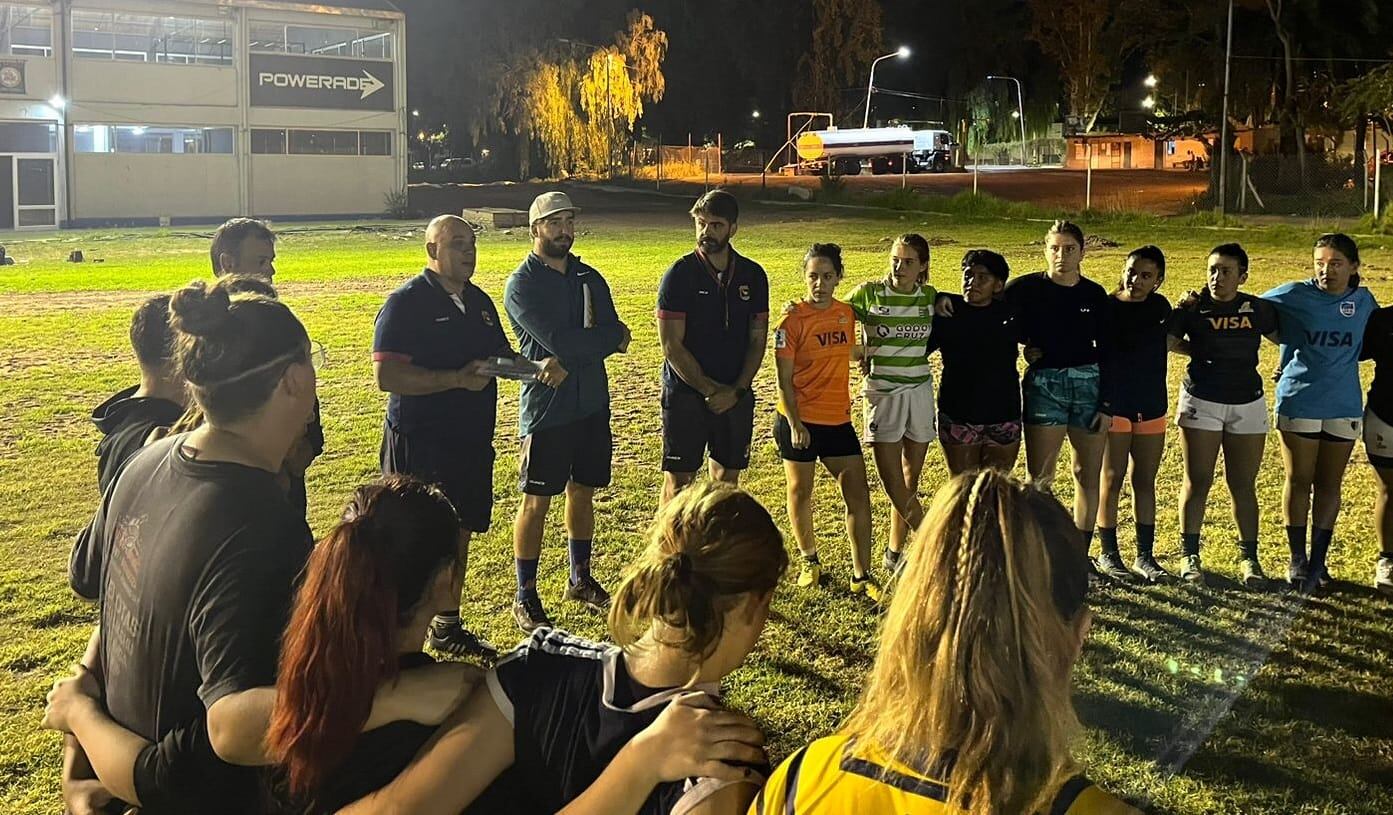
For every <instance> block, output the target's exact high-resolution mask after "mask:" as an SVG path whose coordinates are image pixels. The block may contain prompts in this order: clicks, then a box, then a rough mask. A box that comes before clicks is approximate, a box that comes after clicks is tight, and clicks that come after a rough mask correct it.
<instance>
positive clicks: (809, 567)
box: [798, 558, 822, 589]
mask: <svg viewBox="0 0 1393 815" xmlns="http://www.w3.org/2000/svg"><path fill="white" fill-rule="evenodd" d="M821 582H822V564H821V563H818V562H817V561H815V560H808V559H807V558H803V569H802V570H801V571H799V572H798V588H800V589H811V588H814V587H816V586H817V585H818V584H819V583H821Z"/></svg>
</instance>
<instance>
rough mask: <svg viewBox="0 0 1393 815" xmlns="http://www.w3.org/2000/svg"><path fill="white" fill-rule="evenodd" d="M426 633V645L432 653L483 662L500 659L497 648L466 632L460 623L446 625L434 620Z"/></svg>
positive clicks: (453, 622)
mask: <svg viewBox="0 0 1393 815" xmlns="http://www.w3.org/2000/svg"><path fill="white" fill-rule="evenodd" d="M426 632H427V633H426V644H427V645H428V646H430V649H431V650H432V651H437V652H439V653H442V654H447V655H449V656H452V657H463V658H465V659H476V660H480V661H483V662H493V661H494V660H496V659H498V649H497V648H494V647H493V646H492V645H490V644H489V643H488V642H485V641H484V640H481V639H479V637H478V636H477V635H476V634H474V633H473V632H471V631H466V630H465V629H464V627H463V626H461V625H460V624H459V622H458V621H451V622H448V623H446V622H441V621H439V620H432V621H431V624H430V627H429V628H427V629H426Z"/></svg>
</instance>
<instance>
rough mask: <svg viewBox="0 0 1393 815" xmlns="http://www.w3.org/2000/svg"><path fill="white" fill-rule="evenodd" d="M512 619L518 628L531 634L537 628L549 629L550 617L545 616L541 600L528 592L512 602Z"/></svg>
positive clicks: (535, 593)
mask: <svg viewBox="0 0 1393 815" xmlns="http://www.w3.org/2000/svg"><path fill="white" fill-rule="evenodd" d="M513 619H514V620H516V621H517V624H518V628H521V629H522V630H523V631H525V632H527V633H528V634H531V633H532V632H533V631H535V630H537V629H538V628H542V627H546V628H551V627H552V622H551V617H548V616H547V610H546V608H545V607H543V606H542V598H540V597H538V596H537V592H535V591H529V592H526V593H524V594H523V595H522V596H521V597H517V598H514V600H513Z"/></svg>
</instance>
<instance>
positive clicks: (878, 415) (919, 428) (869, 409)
mask: <svg viewBox="0 0 1393 815" xmlns="http://www.w3.org/2000/svg"><path fill="white" fill-rule="evenodd" d="M865 418H866V432H865V433H864V434H863V435H862V438H863V439H864V440H865V442H866V443H867V444H875V443H877V442H897V441H900V440H901V439H909V440H910V441H917V442H919V443H921V444H925V443H928V442H931V441H933V440H934V438H935V437H937V436H938V416H937V412H936V408H935V407H934V387H933V380H929V381H928V382H925V383H924V384H922V385H920V386H918V387H916V388H911V389H910V390H907V391H901V392H899V393H867V394H866V408H865Z"/></svg>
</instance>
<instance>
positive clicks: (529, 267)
mask: <svg viewBox="0 0 1393 815" xmlns="http://www.w3.org/2000/svg"><path fill="white" fill-rule="evenodd" d="M587 300H588V305H589V309H588V311H589V313H588V314H587ZM503 308H504V310H505V311H507V313H508V321H509V322H511V323H512V325H513V335H514V336H515V337H517V341H518V353H520V354H522V355H523V356H525V357H527V358H528V359H530V360H534V361H541V360H544V359H546V358H548V357H558V358H560V360H561V366H562V367H563V368H565V369H566V374H567V376H566V379H565V381H564V382H562V383H561V386H560V387H558V388H549V387H547V386H546V385H543V384H542V383H540V382H524V383H523V385H522V397H521V399H520V401H519V405H518V428H519V431H520V432H521V434H522V435H523V436H528V435H531V434H532V433H534V432H536V431H538V430H544V429H546V428H548V427H558V426H560V425H565V424H570V423H571V422H574V421H577V420H580V419H584V418H585V417H587V416H591V415H593V414H596V413H599V412H601V411H607V410H609V378H608V376H607V375H606V373H605V357H608V356H609V355H610V354H613V353H615V352H616V351H618V350H619V343H620V342H621V341H622V340H623V339H624V329H623V328H622V327H621V324H620V321H619V315H618V313H617V312H616V311H615V309H614V297H613V296H612V295H611V294H610V291H609V284H608V283H606V282H605V279H604V278H603V277H601V276H600V273H599V272H597V271H595V270H594V269H592V268H590V267H589V266H587V265H585V264H584V263H582V262H581V260H580V258H578V257H576V256H575V255H568V256H567V257H566V272H565V273H564V274H563V273H561V272H558V271H556V270H555V269H553V268H551V267H550V266H548V265H546V263H545V262H543V261H542V259H541V258H539V257H537V255H536V254H534V253H530V252H529V253H528V255H527V259H526V260H524V261H523V262H522V265H520V266H518V268H517V269H516V270H515V271H514V272H513V273H512V274H511V275H509V277H508V283H507V285H506V286H505V287H504V290H503Z"/></svg>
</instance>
